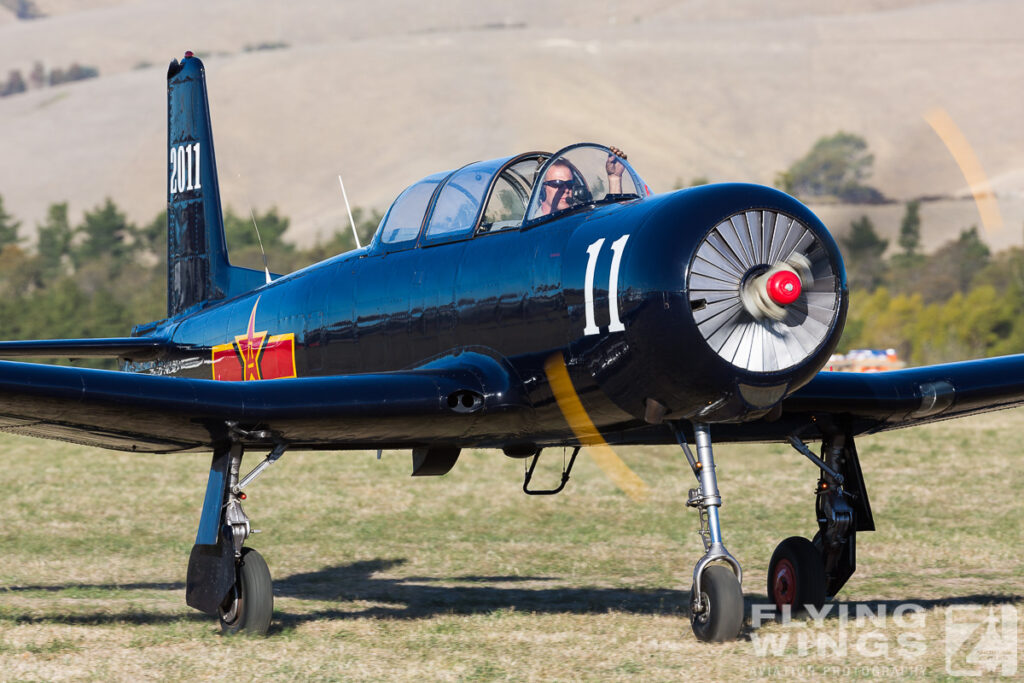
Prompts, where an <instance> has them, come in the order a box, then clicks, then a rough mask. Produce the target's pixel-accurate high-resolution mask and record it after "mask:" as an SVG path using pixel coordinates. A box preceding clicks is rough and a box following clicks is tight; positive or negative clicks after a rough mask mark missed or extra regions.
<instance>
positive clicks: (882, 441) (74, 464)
mask: <svg viewBox="0 0 1024 683" xmlns="http://www.w3.org/2000/svg"><path fill="white" fill-rule="evenodd" d="M1022 432H1024V412H1021V411H1009V412H1003V413H995V414H992V415H987V416H980V417H976V418H971V419H969V420H961V421H957V422H948V423H943V424H939V425H936V426H932V427H928V428H922V429H917V430H908V431H904V432H897V433H892V434H887V435H883V436H876V437H870V438H864V439H862V440H861V441H860V442H859V449H860V453H861V459H862V463H863V466H864V470H865V476H866V479H867V483H868V487H869V492H870V493H871V502H872V505H873V508H874V513H875V520H876V524H877V527H878V530H877V531H876V532H875V533H870V534H862V535H861V536H860V538H859V540H860V544H859V547H858V564H859V566H858V571H857V574H856V575H855V576H854V577H853V579H852V580H851V582H850V583H849V584H848V586H847V587H846V588H845V589H844V590H843V591H842V592H841V593H840V595H839V596H838V604H837V605H834V606H833V608H832V609H833V611H832V612H831V613H830V615H829V617H828V618H824V619H821V620H818V621H813V620H812V621H807V620H798V621H796V622H794V623H790V624H783V623H775V622H769V623H766V624H761V625H760V628H757V629H754V628H752V625H751V624H748V625H747V626H746V627H745V628H744V631H743V634H742V635H741V639H740V640H739V641H737V642H733V643H727V644H724V645H707V644H703V643H699V642H697V641H696V640H695V639H694V637H693V635H692V634H691V632H690V627H689V622H688V620H687V617H686V614H685V610H686V602H687V594H688V591H689V585H690V580H691V572H692V568H693V564H694V562H695V561H696V560H697V558H698V557H699V555H700V553H701V546H700V541H699V539H698V537H697V534H696V533H695V531H696V528H697V519H696V514H695V513H694V512H693V511H692V510H688V509H686V508H685V506H684V501H685V499H686V492H687V489H688V488H690V487H691V486H692V485H693V483H692V478H691V475H690V473H689V471H688V469H687V467H686V464H685V460H684V459H683V457H682V455H681V453H680V452H679V451H678V449H676V448H658V449H650V448H632V449H630V448H624V449H619V452H620V455H621V456H622V457H623V458H624V459H625V460H626V461H627V462H628V464H629V465H630V466H631V467H632V468H633V469H634V470H635V471H636V472H637V473H638V474H639V475H640V476H641V477H642V478H643V479H644V480H645V481H646V482H647V483H648V484H649V485H650V486H651V491H652V495H651V497H650V499H649V500H648V501H647V502H646V503H643V504H636V503H633V502H631V501H630V500H629V499H628V498H626V497H625V496H624V495H622V494H621V493H620V492H618V491H617V490H616V489H615V488H614V487H613V486H612V484H610V483H609V481H608V480H607V479H605V478H604V477H603V476H602V474H601V473H600V471H599V470H598V469H597V468H596V467H595V466H594V465H593V464H592V463H591V462H590V461H589V460H587V459H586V458H583V457H581V459H580V462H578V463H577V467H576V471H575V472H574V476H573V479H572V480H571V481H570V483H569V485H568V487H567V489H566V491H565V492H564V493H563V494H561V495H559V496H555V497H553V498H528V497H526V496H524V495H523V494H522V493H521V491H520V489H519V487H520V485H521V483H522V468H523V464H522V462H519V461H513V460H509V459H507V458H505V457H504V456H502V455H500V454H499V453H497V452H473V453H465V454H464V455H463V457H462V459H461V460H460V462H459V463H458V465H457V466H456V467H455V469H454V470H453V471H452V472H451V473H450V474H448V475H447V476H445V477H442V478H428V479H409V477H408V472H409V470H410V469H411V464H410V457H409V455H408V453H398V452H385V454H384V457H383V459H382V460H381V461H377V460H376V459H375V458H374V456H373V454H371V453H350V454H323V453H320V454H314V453H289V454H287V455H286V456H285V457H284V459H282V460H281V461H280V462H279V463H278V464H277V465H275V467H274V468H272V469H271V470H270V471H269V472H268V473H267V474H265V475H264V476H263V478H261V479H260V480H259V481H258V482H257V483H256V484H255V485H254V486H253V487H252V488H251V489H250V491H249V493H250V497H249V500H248V501H247V502H246V510H247V512H248V513H249V515H250V516H251V517H252V518H253V521H254V524H255V527H256V528H261V529H264V530H265V533H262V534H259V535H256V536H254V537H253V538H251V539H250V541H249V544H250V545H252V546H253V547H255V548H257V549H259V550H260V551H261V552H262V553H263V555H264V556H265V557H266V559H267V562H268V563H269V565H270V568H271V571H272V573H273V575H274V578H275V593H276V605H275V607H276V613H275V621H274V625H273V627H272V632H271V634H270V636H269V637H267V638H264V639H252V638H224V637H221V636H220V635H219V629H218V626H217V624H216V623H214V622H213V621H212V620H210V619H208V618H207V617H205V616H203V615H200V614H198V613H196V612H194V611H193V610H190V609H189V608H187V607H186V606H185V604H184V575H185V567H186V562H187V558H188V552H189V549H190V547H191V544H192V541H193V538H194V536H195V527H196V523H197V521H198V516H199V509H200V505H201V500H202V495H203V489H204V486H205V477H206V471H207V468H208V465H209V459H208V457H207V456H205V455H184V456H142V455H126V454H117V453H108V452H103V451H99V450H94V449H88V448H79V447H74V446H69V445H65V444H61V443H56V442H44V441H35V440H27V439H17V438H12V437H3V438H2V441H0V449H2V451H3V453H2V454H0V679H3V680H60V679H97V680H104V681H110V680H126V679H143V678H145V679H157V680H180V679H223V678H232V679H238V680H254V679H265V678H269V679H278V680H284V679H296V678H298V679H307V678H315V679H325V680H327V679H334V680H384V679H388V680H390V679H397V680H408V679H421V680H495V679H497V680H505V679H509V680H614V679H622V678H631V677H632V678H636V679H637V680H678V679H681V678H683V677H684V676H687V677H689V676H693V677H699V678H700V679H701V680H727V679H759V678H764V677H779V678H787V679H788V678H794V677H805V676H807V677H809V676H811V675H824V676H828V677H831V678H837V677H860V678H863V677H892V676H901V677H926V678H943V677H946V676H947V668H946V667H947V662H946V654H945V653H946V647H945V642H946V637H947V635H948V632H949V627H947V621H946V619H947V616H948V614H949V613H948V612H947V609H946V608H947V606H948V605H955V606H957V608H958V609H959V608H963V610H964V613H965V614H966V615H967V619H968V621H970V619H973V618H975V615H976V614H987V611H986V610H987V608H986V609H983V610H982V611H981V612H977V613H976V612H975V611H973V608H968V607H966V605H971V604H974V603H982V604H987V605H990V606H992V607H993V608H994V610H995V612H994V614H998V615H1001V616H1003V617H1006V618H1004V619H1003V621H1002V622H1000V624H1001V626H1002V627H1003V628H1007V624H1008V623H1009V622H1008V621H1007V618H1008V615H1009V614H1010V613H1012V614H1017V613H1019V612H1024V610H1022V609H1021V607H1024V597H1022V595H1024V543H1022V541H1024V521H1022V519H1024V467H1022V466H1021V462H1022V454H1021V445H1020V444H1019V442H1017V440H1016V439H1017V435H1019V434H1020V433H1022ZM712 434H713V432H712ZM717 455H718V463H719V477H720V479H719V481H720V486H721V489H722V494H723V496H724V500H725V505H724V508H723V510H722V519H723V524H724V534H725V541H726V544H727V546H728V547H729V548H730V550H731V551H732V552H733V553H734V554H735V555H736V556H737V557H738V558H739V560H740V561H741V563H743V565H744V569H745V579H744V594H745V596H746V599H747V602H748V605H747V615H748V617H750V615H751V611H752V605H754V604H757V603H763V602H764V601H765V588H764V583H765V572H766V566H767V563H768V560H769V558H770V556H771V553H772V551H773V549H774V547H775V545H776V544H777V543H778V542H779V541H780V540H781V539H783V538H785V537H786V536H790V535H795V534H801V535H810V534H811V533H812V531H813V497H812V495H811V490H812V487H813V484H814V482H815V479H816V470H815V469H814V468H813V466H811V464H810V463H808V462H807V461H805V460H804V459H803V458H802V457H800V456H799V455H797V454H796V453H795V452H793V451H792V450H790V449H789V448H788V447H785V448H784V447H782V446H726V445H723V446H720V447H719V448H718V451H717ZM255 459H256V458H255V456H250V457H249V462H248V464H249V465H250V466H251V465H252V464H253V462H254V461H255ZM560 464H561V457H560V454H554V455H552V456H551V457H550V458H549V460H548V461H547V462H542V463H541V466H540V467H539V468H538V470H543V471H538V473H537V475H536V477H538V478H544V477H546V478H547V479H548V480H549V481H550V482H551V483H552V484H553V483H554V482H555V480H556V479H557V476H558V467H559V465H560ZM542 484H544V481H543V480H542V481H541V482H540V485H542ZM904 603H915V604H916V605H919V606H920V607H921V608H922V609H923V610H924V611H923V612H921V613H913V612H911V613H910V614H909V616H908V615H906V614H904V615H903V616H902V617H901V618H893V617H892V616H891V615H892V613H893V611H894V610H896V609H897V608H899V606H900V605H902V604H904ZM840 608H842V609H843V610H848V611H849V613H850V619H849V620H847V619H843V618H839V617H838V616H837V615H838V614H839V612H840ZM1004 608H1005V609H1006V610H1008V611H1004ZM858 609H859V610H860V611H862V612H863V611H866V610H871V612H872V613H873V614H875V615H877V614H878V613H879V612H884V613H885V614H886V615H887V618H885V619H877V618H876V619H868V618H860V619H855V618H854V616H855V615H856V613H857V610H858ZM957 614H960V612H957ZM1018 621H1019V622H1020V625H1021V626H1024V619H1020V620H1018ZM1007 632H1009V633H1012V631H1003V632H1002V633H1004V634H1005V633H1007ZM978 633H981V631H979V632H978ZM973 637H974V638H975V640H977V638H978V636H977V634H975V636H973ZM831 641H835V643H836V644H835V645H834V646H830V645H829V643H830V642H831ZM1019 642H1020V643H1022V644H1024V638H1020V639H1019ZM970 644H971V643H970V642H968V643H967V645H965V646H963V647H961V648H960V649H957V650H955V651H954V653H953V655H954V660H952V661H953V665H952V666H953V669H952V670H953V671H956V670H957V668H956V667H957V666H966V667H968V669H970V667H972V666H973V667H975V668H977V666H979V665H978V664H977V663H973V664H972V663H970V662H966V663H965V662H964V661H963V660H965V659H966V658H967V655H968V654H969V650H970V649H971V648H970V647H968V646H969V645H970ZM766 650H767V651H766ZM957 658H959V659H957ZM957 662H959V664H957ZM1021 664H1022V666H1021V667H1020V671H1024V662H1022V663H1021ZM1003 671H1008V670H1002V669H996V670H995V672H994V673H996V674H998V673H1001V672H1003Z"/></svg>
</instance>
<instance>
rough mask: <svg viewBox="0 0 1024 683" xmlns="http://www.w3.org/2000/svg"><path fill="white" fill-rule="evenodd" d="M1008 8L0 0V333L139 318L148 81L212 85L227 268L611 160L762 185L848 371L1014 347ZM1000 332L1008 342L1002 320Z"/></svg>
mask: <svg viewBox="0 0 1024 683" xmlns="http://www.w3.org/2000/svg"><path fill="white" fill-rule="evenodd" d="M1022 21H1024V4H1022V3H1019V2H1012V1H1010V0H991V1H971V2H968V1H966V0H946V1H942V2H939V1H930V0H887V1H882V0H863V1H860V2H835V1H831V0H829V1H824V2H823V1H821V0H817V1H814V0H779V1H778V2H774V3H771V4H770V5H766V4H765V3H763V2H756V1H755V0H737V1H733V2H725V3H723V2H711V1H710V0H708V1H704V0H690V1H684V2H667V1H664V0H635V1H634V2H631V3H612V2H602V1H600V0H596V1H595V0H590V1H588V2H583V1H575V2H558V3H554V2H549V1H541V0H522V1H521V2H518V3H501V4H498V3H481V2H479V1H474V0H440V1H439V2H435V3H430V4H429V6H428V5H425V4H422V3H412V2H408V1H399V0H377V2H374V3H351V2H349V3H339V2H332V1H327V0H298V1H295V2H290V3H287V4H285V3H280V2H269V1H267V0H250V1H247V2H241V1H236V0H203V1H199V0H180V1H179V2H176V3H164V2H156V1H155V0H0V95H2V96H0V198H2V204H0V246H3V251H2V252H0V319H2V320H3V321H4V323H3V324H2V326H0V337H4V338H15V337H49V336H90V335H103V334H123V333H125V332H126V331H127V326H130V324H132V323H135V322H142V321H143V320H151V319H155V318H159V317H161V316H162V315H163V308H164V290H163V287H164V275H163V271H162V265H161V259H163V258H164V254H163V253H162V250H163V249H164V240H165V232H164V231H165V227H164V223H163V221H164V218H163V216H162V213H161V212H162V211H163V209H164V206H165V202H166V191H165V187H164V186H165V177H164V176H165V172H166V160H165V147H166V89H165V88H166V86H165V73H166V67H167V63H168V62H169V61H170V60H171V59H172V58H180V57H181V55H182V54H183V53H184V51H185V50H192V51H194V52H195V53H196V54H197V55H198V56H200V57H201V58H202V59H203V61H204V63H205V64H206V67H207V82H208V87H209V88H210V106H211V113H212V118H213V127H214V137H215V141H216V151H217V162H218V169H219V174H220V184H221V193H222V200H223V203H224V206H225V208H226V210H227V211H228V212H229V216H228V220H227V229H228V236H229V242H230V247H231V249H232V258H233V260H234V261H235V262H238V263H242V264H246V265H257V266H261V265H262V260H261V258H260V257H259V254H258V250H257V248H256V246H255V236H254V234H253V231H252V229H251V219H250V210H251V211H253V212H254V213H255V215H256V218H257V221H258V222H259V224H260V228H261V232H262V233H263V239H264V242H265V243H266V244H267V245H268V252H269V257H270V267H271V269H272V270H276V271H278V272H282V271H286V270H289V269H291V268H295V267H300V266H302V265H305V264H307V263H309V262H311V261H313V260H318V259H320V258H323V257H325V256H327V255H331V254H333V253H337V252H338V251H343V250H345V249H348V248H350V247H351V236H350V234H349V229H348V224H347V217H346V215H345V208H344V203H343V201H342V199H341V195H340V191H339V189H338V182H337V176H338V174H339V173H340V174H342V175H343V177H344V179H345V184H346V189H347V190H348V192H349V198H350V200H351V202H352V204H353V206H355V207H357V211H356V213H357V222H358V223H360V229H361V232H362V233H363V234H364V235H366V234H368V233H370V232H372V229H373V227H374V226H375V225H376V217H377V216H379V213H380V212H382V211H383V210H385V209H386V208H387V206H388V204H389V203H390V201H391V200H392V199H393V198H394V197H395V196H396V195H397V194H398V193H399V192H400V191H401V190H402V189H403V188H404V187H405V186H407V185H408V184H410V183H412V182H414V181H415V180H417V179H418V178H420V177H422V176H424V175H427V174H429V173H432V172H435V171H439V170H444V169H448V168H454V167H458V166H461V165H463V164H465V163H467V162H470V161H473V160H476V159H486V158H491V157H498V156H504V155H509V154H514V153H517V152H522V151H528V150H534V149H539V150H546V151H555V150H556V149H558V148H560V147H563V146H565V145H568V144H570V143H573V142H577V141H581V140H588V141H595V142H601V143H604V144H611V145H616V146H618V147H621V148H623V149H624V150H626V152H627V153H628V154H629V159H630V161H631V162H632V163H633V165H634V167H635V168H636V169H637V170H638V171H639V172H640V174H641V175H642V176H643V177H644V178H645V179H646V180H647V182H648V183H649V185H650V186H651V188H652V189H653V190H654V191H655V192H662V191H668V190H672V189H676V188H683V187H687V186H690V185H693V184H700V183H704V182H723V181H746V182H756V183H763V184H768V185H774V186H776V187H780V188H782V189H785V190H786V191H788V192H791V193H793V194H796V195H797V196H799V197H800V198H801V199H803V200H804V201H806V202H807V203H809V204H810V205H811V206H812V208H814V209H815V210H816V211H817V212H818V213H819V215H820V216H821V217H822V219H823V220H824V221H825V223H826V225H828V226H829V228H830V229H831V230H832V232H833V233H834V234H836V235H837V236H838V237H839V239H840V243H841V245H842V247H843V252H844V256H845V257H846V259H847V266H848V269H849V275H850V282H851V290H852V302H851V315H850V320H849V323H848V325H847V332H846V335H845V336H844V340H843V349H844V350H847V349H851V348H860V347H881V348H890V347H892V348H893V349H895V350H896V352H897V354H898V356H899V357H900V358H901V359H904V360H906V361H908V362H910V363H912V364H919V363H926V362H938V361H943V360H955V359H959V358H966V357H974V356H983V355H996V354H1000V353H1011V352H1022V351H1024V248H1022V247H1024V126H1022V125H1021V122H1020V119H1021V116H1022V114H1024V106H1021V104H1022V95H1021V93H1020V92H1019V91H1020V84H1021V83H1024V38H1022V37H1021V36H1022V32H1021V29H1020V26H1021V23H1022ZM1018 321H1020V322H1018Z"/></svg>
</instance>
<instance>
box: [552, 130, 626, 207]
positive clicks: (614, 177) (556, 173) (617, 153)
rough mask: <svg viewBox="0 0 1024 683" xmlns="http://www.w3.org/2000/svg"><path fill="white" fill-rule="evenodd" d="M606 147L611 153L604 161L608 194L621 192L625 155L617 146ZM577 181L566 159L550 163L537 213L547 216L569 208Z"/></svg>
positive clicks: (572, 201) (573, 198)
mask: <svg viewBox="0 0 1024 683" xmlns="http://www.w3.org/2000/svg"><path fill="white" fill-rule="evenodd" d="M608 149H609V150H611V154H609V155H608V160H607V161H605V162H604V170H605V172H606V173H607V174H608V194H622V173H623V172H624V171H625V170H626V165H625V164H624V163H622V161H623V160H624V159H625V158H626V155H625V153H623V151H622V150H621V149H618V148H617V147H609V148H608ZM577 182H578V181H577V179H576V175H574V173H573V169H572V166H571V165H570V164H569V162H568V161H564V160H559V161H556V162H555V163H553V164H551V167H550V168H549V169H548V172H547V173H546V174H545V175H544V194H543V195H542V196H541V202H540V212H539V215H541V216H547V215H548V214H551V213H555V212H557V211H564V210H565V209H568V208H571V207H572V206H573V204H574V203H575V202H576V198H575V196H574V194H573V190H574V189H575V188H576V184H577Z"/></svg>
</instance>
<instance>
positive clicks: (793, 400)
mask: <svg viewBox="0 0 1024 683" xmlns="http://www.w3.org/2000/svg"><path fill="white" fill-rule="evenodd" d="M1022 404H1024V355H1016V356H1003V357H1001V358H987V359H983V360H971V361H964V362H960V363H948V364H943V365H929V366H925V367H920V368H909V369H906V370H892V371H888V372H878V373H856V372H819V373H818V374H817V376H815V378H814V379H812V380H811V381H810V382H809V383H808V384H807V385H805V386H804V387H803V388H801V389H800V390H799V391H797V392H795V393H794V394H793V395H791V396H789V397H788V398H787V399H786V400H785V401H784V402H783V411H784V414H785V415H786V416H788V417H790V418H792V417H795V416H797V415H808V416H816V415H820V416H824V415H829V416H845V417H848V418H849V419H850V422H851V425H852V426H853V428H854V433H865V432H867V433H870V432H877V431H884V430H887V429H897V428H901V427H909V426H911V425H917V424H923V423H927V422H935V421H938V420H947V419H950V418H954V417H963V416H964V415H970V414H972V413H980V412H987V411H991V410H999V409H1002V408H1012V407H1015V406H1019V405H1022Z"/></svg>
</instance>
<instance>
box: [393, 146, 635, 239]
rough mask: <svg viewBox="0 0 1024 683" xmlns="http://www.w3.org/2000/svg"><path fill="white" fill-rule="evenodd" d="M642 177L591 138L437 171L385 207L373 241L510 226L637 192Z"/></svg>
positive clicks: (632, 196) (482, 231)
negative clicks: (553, 149)
mask: <svg viewBox="0 0 1024 683" xmlns="http://www.w3.org/2000/svg"><path fill="white" fill-rule="evenodd" d="M648 194H650V190H649V189H648V188H647V185H646V184H645V183H644V182H643V180H641V179H640V177H639V176H638V175H637V174H636V172H635V171H634V170H633V169H632V167H630V165H629V164H628V163H627V162H626V161H625V160H624V159H622V158H621V157H618V156H616V155H615V154H613V153H612V151H611V150H610V149H609V148H607V147H605V146H603V145H595V144H591V143H581V144H577V145H571V146H569V147H566V148H564V149H562V150H561V151H559V152H557V153H555V154H548V153H546V152H529V153H527V154H520V155H518V156H515V157H504V158H501V159H492V160H490V161H478V162H475V163H472V164H467V165H466V166H463V167H462V168H460V169H457V170H455V171H445V172H442V173H435V174H433V175H429V176H427V177H426V178H423V179H422V180H420V181H419V182H417V183H414V184H413V185H411V186H409V187H408V188H406V190H405V191H404V192H402V193H401V194H400V195H398V198H397V199H395V201H394V203H393V204H392V205H391V208H390V209H388V212H387V214H385V216H384V219H383V220H382V221H381V224H380V226H379V227H378V228H377V234H376V236H375V237H374V244H373V248H375V249H382V250H385V251H396V250H399V249H408V248H411V247H413V246H415V245H417V244H419V245H428V244H437V243H441V242H449V241H454V240H457V239H466V238H468V237H472V236H473V235H475V234H485V233H491V232H498V231H501V230H512V229H517V228H520V227H523V226H527V227H529V226H531V225H533V224H537V223H541V222H543V221H545V220H547V219H549V218H551V217H552V216H556V215H562V214H565V213H570V212H573V211H578V210H582V209H584V208H586V207H589V206H594V205H596V204H601V203H611V202H620V201H627V200H634V199H641V198H643V197H645V196H647V195H648Z"/></svg>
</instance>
